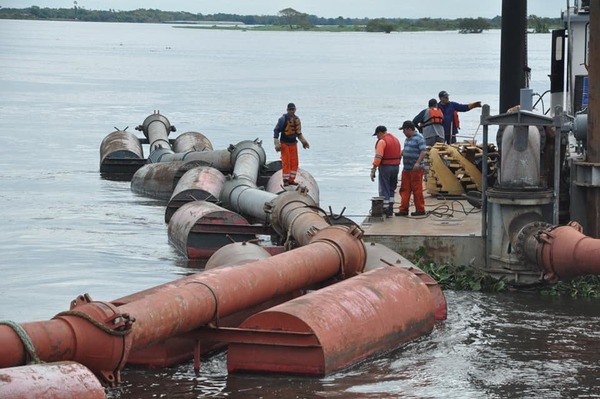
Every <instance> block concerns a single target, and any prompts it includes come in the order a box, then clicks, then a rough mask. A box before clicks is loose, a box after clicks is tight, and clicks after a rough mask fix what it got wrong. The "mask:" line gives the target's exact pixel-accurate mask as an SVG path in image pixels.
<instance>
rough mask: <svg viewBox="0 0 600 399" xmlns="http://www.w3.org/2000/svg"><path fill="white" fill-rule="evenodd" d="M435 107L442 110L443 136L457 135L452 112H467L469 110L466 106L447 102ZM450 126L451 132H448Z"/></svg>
mask: <svg viewBox="0 0 600 399" xmlns="http://www.w3.org/2000/svg"><path fill="white" fill-rule="evenodd" d="M437 107H438V108H439V109H441V110H442V113H443V114H444V134H445V135H446V136H450V134H452V135H456V134H458V128H457V127H456V124H455V123H454V111H456V112H467V111H468V110H469V105H468V104H459V103H457V102H454V101H449V102H448V103H446V105H443V104H442V103H438V105H437ZM450 126H452V132H450Z"/></svg>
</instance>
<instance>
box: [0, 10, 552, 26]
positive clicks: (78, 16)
mask: <svg viewBox="0 0 600 399" xmlns="http://www.w3.org/2000/svg"><path fill="white" fill-rule="evenodd" d="M0 19H12V20H47V21H69V22H115V23H118V22H124V23H162V24H165V23H166V24H175V25H188V26H186V27H188V28H192V29H233V30H261V31H294V32H297V31H325V32H385V33H390V32H422V31H461V32H462V33H481V32H483V31H484V30H491V29H500V28H501V22H502V18H501V17H500V16H496V17H494V18H459V19H442V18H344V17H341V16H340V17H337V18H323V17H318V16H316V15H309V14H305V13H302V12H300V11H296V10H293V9H291V8H287V9H284V10H281V11H279V13H278V15H237V14H224V13H219V14H213V15H203V14H193V13H190V12H186V11H177V12H175V11H161V10H154V9H143V8H142V9H137V10H132V11H117V10H114V9H109V10H88V9H85V8H84V7H79V6H77V5H74V6H73V7H72V8H41V7H38V6H31V7H27V8H2V7H0ZM528 24H529V25H534V26H535V28H536V29H535V30H536V31H540V29H539V28H540V27H541V28H542V29H541V30H542V31H544V32H546V31H548V30H549V29H555V28H562V24H561V21H560V18H539V17H536V16H530V17H529V20H528ZM177 27H182V26H177ZM530 28H532V27H531V26H530Z"/></svg>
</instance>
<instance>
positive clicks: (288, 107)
mask: <svg viewBox="0 0 600 399" xmlns="http://www.w3.org/2000/svg"><path fill="white" fill-rule="evenodd" d="M287 109H296V104H294V103H289V104H288V106H287Z"/></svg>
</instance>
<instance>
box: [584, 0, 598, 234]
mask: <svg viewBox="0 0 600 399" xmlns="http://www.w3.org/2000/svg"><path fill="white" fill-rule="evenodd" d="M599 19H600V1H591V2H590V24H589V32H590V41H589V48H588V57H589V58H588V60H589V65H588V74H589V75H588V76H589V92H588V99H589V106H588V136H587V161H588V162H590V163H593V164H598V163H599V162H600V134H599V132H598V130H597V128H596V125H597V124H598V121H597V119H598V118H599V117H598V107H599V106H600V21H599ZM594 166H597V165H594ZM586 202H587V204H586V205H587V206H586V208H587V215H588V217H587V219H588V220H587V228H588V230H589V231H588V232H587V233H588V234H589V235H590V236H592V237H596V238H600V187H598V186H594V187H589V188H588V192H587V198H586Z"/></svg>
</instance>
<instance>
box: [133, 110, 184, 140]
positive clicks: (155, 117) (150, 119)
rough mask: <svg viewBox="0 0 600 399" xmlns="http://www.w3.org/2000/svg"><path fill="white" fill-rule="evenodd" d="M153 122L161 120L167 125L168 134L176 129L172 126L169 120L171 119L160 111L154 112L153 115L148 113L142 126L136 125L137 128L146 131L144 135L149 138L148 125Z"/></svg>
mask: <svg viewBox="0 0 600 399" xmlns="http://www.w3.org/2000/svg"><path fill="white" fill-rule="evenodd" d="M153 122H160V123H162V124H163V125H165V129H166V131H167V136H169V133H171V132H174V131H176V129H175V126H171V122H169V120H168V119H167V118H166V117H165V116H164V115H161V114H160V113H154V114H152V115H148V116H147V117H146V119H144V122H143V123H142V124H141V125H140V126H138V127H136V128H135V129H136V130H141V131H142V132H143V133H144V136H146V138H148V127H149V126H150V124H151V123H153Z"/></svg>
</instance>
